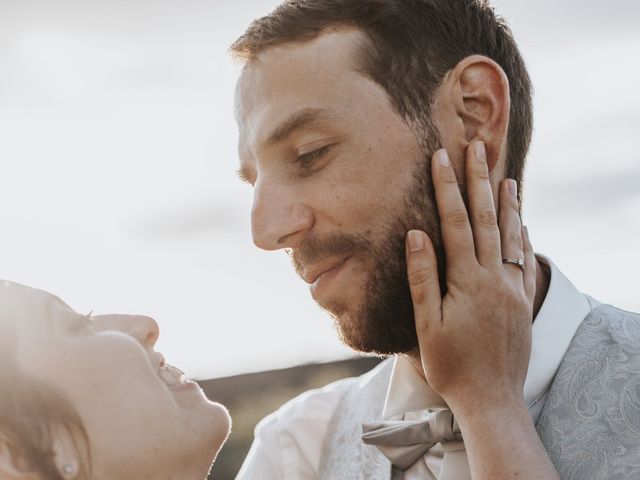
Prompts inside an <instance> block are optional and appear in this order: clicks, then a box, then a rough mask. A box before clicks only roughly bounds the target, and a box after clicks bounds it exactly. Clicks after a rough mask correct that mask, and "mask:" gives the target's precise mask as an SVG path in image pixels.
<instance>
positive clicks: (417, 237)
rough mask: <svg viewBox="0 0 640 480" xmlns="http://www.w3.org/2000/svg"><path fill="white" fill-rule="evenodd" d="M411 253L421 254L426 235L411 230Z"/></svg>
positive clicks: (409, 235) (409, 237) (409, 236)
mask: <svg viewBox="0 0 640 480" xmlns="http://www.w3.org/2000/svg"><path fill="white" fill-rule="evenodd" d="M408 239H409V251H410V252H419V251H420V250H424V234H423V233H422V232H420V231H418V230H411V231H410V232H409V234H408Z"/></svg>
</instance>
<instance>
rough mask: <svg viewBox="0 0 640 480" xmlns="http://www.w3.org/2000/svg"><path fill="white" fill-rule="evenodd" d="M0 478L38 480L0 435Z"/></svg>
mask: <svg viewBox="0 0 640 480" xmlns="http://www.w3.org/2000/svg"><path fill="white" fill-rule="evenodd" d="M0 478H2V479H3V480H38V477H37V475H36V474H35V473H33V471H31V469H30V468H29V466H28V465H27V464H26V462H25V461H24V459H23V458H22V456H21V455H20V453H19V452H17V451H16V450H15V449H14V448H13V447H12V445H11V444H10V443H9V442H8V441H7V440H6V439H5V438H4V437H3V436H2V435H1V434H0Z"/></svg>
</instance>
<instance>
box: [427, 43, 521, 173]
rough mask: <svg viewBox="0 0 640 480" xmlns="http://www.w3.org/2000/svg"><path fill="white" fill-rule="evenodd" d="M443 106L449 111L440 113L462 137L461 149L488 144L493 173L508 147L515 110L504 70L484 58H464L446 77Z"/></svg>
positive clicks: (489, 164) (441, 104)
mask: <svg viewBox="0 0 640 480" xmlns="http://www.w3.org/2000/svg"><path fill="white" fill-rule="evenodd" d="M439 104H440V110H442V109H444V110H446V111H441V112H440V113H443V114H444V115H445V119H448V123H450V124H451V125H452V126H454V127H455V131H456V133H457V134H458V135H459V136H461V137H462V138H460V140H462V143H463V145H460V146H463V147H466V146H467V145H469V144H470V143H472V142H475V141H482V142H484V144H485V147H486V151H487V162H488V166H489V170H490V171H492V170H493V169H494V168H495V167H496V165H497V164H498V162H499V160H500V157H501V154H502V152H503V151H504V150H505V148H506V145H507V131H508V128H509V111H510V108H511V99H510V92H509V81H508V79H507V75H506V74H505V73H504V70H503V69H502V67H500V65H498V64H497V63H496V62H494V61H493V60H491V59H490V58H487V57H484V56H482V55H472V56H470V57H466V58H464V59H463V60H461V61H460V63H458V64H457V65H456V66H455V67H454V68H453V69H452V70H451V71H450V72H449V73H448V74H447V76H446V77H445V79H444V81H443V83H442V88H441V89H440V98H439ZM445 128H447V126H445ZM441 131H442V130H441Z"/></svg>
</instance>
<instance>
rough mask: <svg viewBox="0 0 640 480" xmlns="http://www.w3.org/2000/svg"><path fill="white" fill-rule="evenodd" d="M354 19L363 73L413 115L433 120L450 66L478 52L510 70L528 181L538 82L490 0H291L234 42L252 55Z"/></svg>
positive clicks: (519, 167)
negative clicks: (362, 39) (363, 39)
mask: <svg viewBox="0 0 640 480" xmlns="http://www.w3.org/2000/svg"><path fill="white" fill-rule="evenodd" d="M340 26H347V27H349V26H351V27H356V28H358V29H360V30H361V31H362V32H364V33H365V34H366V35H367V37H368V39H369V44H368V45H366V46H365V48H364V49H363V51H362V52H361V54H362V57H361V59H362V61H363V63H362V69H363V73H365V74H366V75H367V76H369V77H370V78H371V79H373V80H374V81H376V82H377V83H378V84H379V85H380V86H382V87H383V88H384V89H385V90H386V91H387V93H388V95H389V96H390V98H391V100H392V102H393V105H394V107H395V108H396V110H397V111H398V113H399V114H400V115H402V116H403V117H404V118H405V119H406V120H408V121H418V122H421V123H422V124H423V125H428V124H429V123H425V122H431V101H432V99H433V94H434V92H435V90H436V89H437V87H438V86H439V85H440V83H441V82H442V79H443V78H444V76H445V74H446V73H447V72H448V71H449V70H451V69H452V68H454V67H455V66H456V65H457V64H458V63H459V62H460V61H461V60H462V59H464V58H466V57H468V56H470V55H474V54H478V55H484V56H486V57H489V58H491V59H492V60H494V61H495V62H496V63H498V64H499V65H500V66H501V67H502V69H503V70H504V71H505V73H506V75H507V78H508V80H509V85H510V91H511V111H510V124H509V131H508V151H507V168H506V171H505V175H506V176H507V177H509V178H513V179H515V180H516V181H517V182H518V184H520V183H521V182H522V176H523V171H524V164H525V159H526V156H527V151H528V150H529V144H530V142H531V132H532V125H533V112H532V99H531V96H532V89H531V81H530V78H529V75H528V73H527V70H526V67H525V64H524V61H523V59H522V57H521V55H520V52H519V51H518V47H517V45H516V43H515V40H514V39H513V36H512V34H511V30H510V29H509V27H508V26H507V24H506V22H505V21H504V19H503V18H501V17H499V16H497V15H496V14H495V12H494V10H493V8H492V7H491V5H490V4H489V2H488V1H486V0H286V1H285V2H283V3H282V4H281V5H279V6H278V7H277V8H276V9H275V10H274V11H273V12H272V13H270V14H269V15H266V16H265V17H262V18H259V19H257V20H255V21H254V22H253V23H252V24H251V25H250V26H249V28H248V29H247V31H246V32H245V33H244V34H243V35H242V36H241V37H240V38H239V39H238V40H236V42H235V43H234V44H233V45H232V46H231V53H232V54H233V55H235V56H236V57H239V58H242V59H245V60H247V61H251V60H252V59H253V58H255V57H256V55H258V54H259V53H260V52H261V51H262V50H264V49H266V48H268V47H270V46H275V45H280V44H283V43H289V42H300V41H307V40H311V39H313V38H315V37H316V36H317V35H319V34H320V33H321V32H322V31H323V30H325V29H327V28H332V27H340Z"/></svg>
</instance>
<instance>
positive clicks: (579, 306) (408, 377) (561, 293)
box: [382, 255, 590, 420]
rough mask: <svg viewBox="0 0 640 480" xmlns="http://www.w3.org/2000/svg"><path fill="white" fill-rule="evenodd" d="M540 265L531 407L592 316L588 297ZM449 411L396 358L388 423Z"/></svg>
mask: <svg viewBox="0 0 640 480" xmlns="http://www.w3.org/2000/svg"><path fill="white" fill-rule="evenodd" d="M537 258H538V260H539V261H540V262H542V263H544V264H546V265H547V266H548V267H549V270H550V276H551V279H550V283H549V290H548V292H547V296H546V297H545V299H544V302H543V303H542V307H541V308H540V311H539V312H538V315H537V316H536V319H535V321H534V322H533V327H532V334H531V337H532V345H531V358H530V360H529V370H528V372H527V378H526V380H525V384H524V400H525V402H526V404H527V406H531V405H533V404H534V403H536V401H537V400H538V399H539V398H540V397H542V396H543V395H544V394H545V393H546V392H547V390H548V389H549V387H550V386H551V382H552V381H553V377H554V376H555V374H556V371H557V370H558V367H559V366H560V362H561V361H562V358H563V357H564V354H565V352H566V351H567V348H568V347H569V343H571V339H572V338H573V335H574V334H575V332H576V330H577V329H578V327H579V326H580V324H581V323H582V320H584V318H585V317H586V316H587V315H588V314H589V311H590V306H589V302H588V301H587V299H586V297H585V296H584V295H583V294H582V293H580V292H579V291H578V290H577V289H576V287H574V286H573V284H572V283H571V282H570V281H569V280H568V279H567V277H565V276H564V275H563V274H562V272H560V270H558V268H557V267H556V266H555V265H554V264H553V262H551V260H549V259H548V258H547V257H545V256H543V255H537ZM434 408H435V409H437V408H446V403H445V402H444V400H443V399H442V397H440V396H439V395H438V394H437V393H436V392H435V391H434V390H433V389H432V388H431V387H430V386H429V384H428V383H427V382H426V381H425V380H424V379H423V378H422V377H421V376H420V375H419V374H418V372H417V371H416V370H415V368H414V367H413V365H412V364H411V362H410V360H409V359H408V358H407V357H406V356H404V355H397V356H396V357H395V362H394V365H393V371H392V373H391V379H390V381H389V387H388V389H387V397H386V400H385V403H384V408H383V410H382V418H383V419H385V420H387V419H391V418H393V417H396V416H398V415H402V414H405V413H408V412H414V411H420V410H429V409H434Z"/></svg>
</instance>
